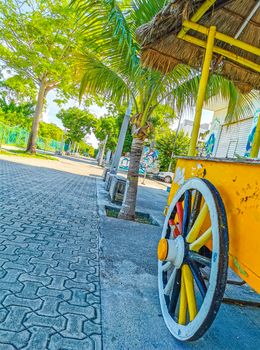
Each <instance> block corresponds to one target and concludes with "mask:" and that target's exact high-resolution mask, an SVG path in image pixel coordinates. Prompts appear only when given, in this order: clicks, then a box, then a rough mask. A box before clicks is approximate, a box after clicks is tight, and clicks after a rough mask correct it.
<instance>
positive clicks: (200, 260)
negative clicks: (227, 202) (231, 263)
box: [158, 178, 228, 341]
mask: <svg viewBox="0 0 260 350" xmlns="http://www.w3.org/2000/svg"><path fill="white" fill-rule="evenodd" d="M192 199H193V200H192ZM202 199H204V202H203V201H202ZM183 203H184V209H183V211H182V209H181V208H183ZM201 203H202V204H203V205H202V204H201ZM205 213H206V214H205ZM203 215H204V216H203ZM199 217H204V221H203V220H202V224H201V226H199V225H198V222H199ZM169 220H170V221H169ZM178 221H179V222H178ZM208 222H209V223H210V226H209V228H208V229H206V231H205V229H204V227H203V225H205V227H208V226H207V224H208ZM173 223H174V224H173ZM194 223H196V225H194ZM201 232H203V233H202V234H201ZM195 233H196V234H197V236H196V235H195ZM192 235H193V236H194V237H195V238H194V239H193V241H192ZM179 236H180V237H179ZM201 237H202V238H201ZM208 237H209V238H208ZM177 239H178V241H181V242H182V241H183V242H184V244H183V247H184V248H183V252H184V253H183V260H182V263H181V265H178V266H177V265H175V264H176V261H177V260H178V259H179V258H180V254H179V256H178V254H177V253H176V252H177V250H176V249H175V250H172V252H173V253H175V254H176V261H175V260H170V259H173V258H172V257H171V255H170V254H171V251H170V250H169V247H170V245H171V244H177ZM198 239H200V241H199V240H198ZM206 239H208V240H207V241H206ZM161 241H164V242H163V243H164V244H165V241H167V242H168V243H167V244H168V248H167V249H168V250H167V258H166V257H164V258H161V260H159V261H158V286H159V297H160V304H161V309H162V314H163V317H164V321H165V323H166V325H167V327H168V329H169V331H170V332H171V333H172V335H173V336H174V337H175V338H176V339H178V340H180V341H192V340H197V339H198V338H200V337H201V336H202V335H203V334H204V333H205V332H206V331H207V329H208V328H209V327H210V325H211V324H212V322H213V320H214V318H215V316H216V314H217V312H218V310H219V307H220V305H221V301H222V298H223V295H224V291H225V286H226V280H227V269H228V228H227V220H226V213H225V208H224V205H223V202H222V200H221V197H220V195H219V193H218V191H217V190H216V188H215V187H214V186H213V185H212V184H211V183H210V182H209V181H207V180H205V179H199V178H192V179H190V180H188V181H186V182H185V183H184V184H183V186H182V187H181V188H180V189H179V190H178V191H177V193H176V195H175V196H174V198H173V200H172V203H171V205H170V206H169V210H168V212H167V216H166V218H165V223H164V227H163V232H162V240H161ZM202 241H203V242H204V241H205V244H211V245H212V247H211V248H212V249H211V250H209V249H208V248H207V246H206V245H205V244H204V243H203V245H202V246H201V244H202V243H201V242H202ZM195 249H196V250H195ZM197 249H198V251H197ZM180 251H181V250H180ZM158 256H159V246H158ZM209 257H210V258H209ZM177 258H178V259H177ZM163 259H164V261H162V260H163ZM205 269H206V271H208V270H209V276H208V282H206V281H205V279H204V276H203V274H202V273H203V272H204V273H205ZM188 283H189V284H188ZM199 302H200V303H199ZM185 303H186V304H185ZM197 304H200V305H199V307H197ZM187 316H188V317H187Z"/></svg>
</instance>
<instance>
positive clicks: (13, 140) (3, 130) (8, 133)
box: [0, 122, 61, 152]
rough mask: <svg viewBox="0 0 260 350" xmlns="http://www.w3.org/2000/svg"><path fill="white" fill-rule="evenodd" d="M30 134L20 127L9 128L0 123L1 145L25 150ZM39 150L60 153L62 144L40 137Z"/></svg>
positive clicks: (38, 140) (38, 139)
mask: <svg viewBox="0 0 260 350" xmlns="http://www.w3.org/2000/svg"><path fill="white" fill-rule="evenodd" d="M29 135H30V133H29V132H28V131H27V130H25V129H23V128H20V127H18V126H8V125H5V124H3V123H1V122H0V145H11V146H17V147H22V148H25V147H26V145H27V141H28V138H29ZM37 148H38V149H41V150H44V151H53V152H55V151H59V150H60V148H61V142H59V141H56V140H53V139H50V138H43V137H40V136H38V138H37Z"/></svg>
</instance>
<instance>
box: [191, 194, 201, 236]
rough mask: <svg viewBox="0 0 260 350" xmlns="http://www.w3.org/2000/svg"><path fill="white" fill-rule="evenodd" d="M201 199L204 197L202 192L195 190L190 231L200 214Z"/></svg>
mask: <svg viewBox="0 0 260 350" xmlns="http://www.w3.org/2000/svg"><path fill="white" fill-rule="evenodd" d="M201 199H202V194H201V193H200V192H199V191H195V195H194V200H193V205H192V210H191V214H190V221H189V225H188V232H189V231H190V229H191V228H192V226H193V224H194V222H195V220H196V219H197V216H198V215H199V212H200V205H201Z"/></svg>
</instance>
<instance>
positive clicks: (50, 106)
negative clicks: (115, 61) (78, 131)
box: [43, 90, 107, 148]
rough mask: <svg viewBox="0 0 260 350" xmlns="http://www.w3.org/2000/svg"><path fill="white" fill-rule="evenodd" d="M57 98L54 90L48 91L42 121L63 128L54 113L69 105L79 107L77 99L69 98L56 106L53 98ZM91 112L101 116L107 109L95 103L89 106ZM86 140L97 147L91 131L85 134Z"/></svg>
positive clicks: (96, 141) (98, 116)
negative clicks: (89, 133)
mask: <svg viewBox="0 0 260 350" xmlns="http://www.w3.org/2000/svg"><path fill="white" fill-rule="evenodd" d="M56 98H57V96H56V92H55V90H53V91H50V92H49V93H48V95H47V108H46V110H45V111H44V112H43V121H44V122H46V123H54V124H56V125H58V126H59V127H60V128H62V129H63V125H62V122H61V120H60V119H58V118H57V117H56V114H57V113H58V112H59V111H60V110H61V109H62V108H64V109H67V108H70V107H79V102H78V100H70V101H69V102H68V103H65V104H63V105H62V106H58V105H57V103H55V102H54V100H55V99H56ZM89 110H90V112H91V113H93V114H94V115H95V116H96V117H97V118H100V117H102V116H103V115H104V114H106V112H107V109H106V108H105V107H99V106H97V105H92V106H90V107H89ZM85 140H86V142H87V143H89V144H91V145H92V146H93V147H94V148H98V140H97V139H96V137H95V135H94V134H93V133H91V135H87V136H86V139H85Z"/></svg>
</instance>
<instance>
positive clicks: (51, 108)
mask: <svg viewBox="0 0 260 350" xmlns="http://www.w3.org/2000/svg"><path fill="white" fill-rule="evenodd" d="M56 98H57V96H56V92H55V90H53V91H50V92H49V93H48V95H47V108H46V110H45V111H44V113H43V121H44V122H46V123H54V124H56V125H58V126H59V127H61V128H63V125H62V122H61V120H60V119H58V118H57V117H56V114H57V113H58V112H59V111H60V109H61V108H64V109H67V108H70V107H79V102H78V100H70V101H69V102H68V103H66V104H63V105H62V106H58V105H57V103H55V102H54V100H55V99H56ZM89 110H90V112H91V113H93V114H94V115H95V116H96V117H97V118H100V117H102V116H103V115H105V114H106V113H107V109H106V108H105V107H99V106H97V105H92V106H90V107H89ZM194 112H195V108H193V109H191V110H186V111H184V113H183V115H182V117H181V118H182V120H183V119H189V120H193V119H194ZM212 117H213V112H212V111H209V110H206V109H204V110H203V111H202V117H201V124H203V123H208V124H210V123H211V121H212ZM177 125H178V121H176V122H175V123H173V129H176V128H177ZM86 142H87V143H89V144H91V145H92V146H93V147H94V148H98V140H97V139H96V137H95V135H94V134H93V133H91V135H87V137H86Z"/></svg>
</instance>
